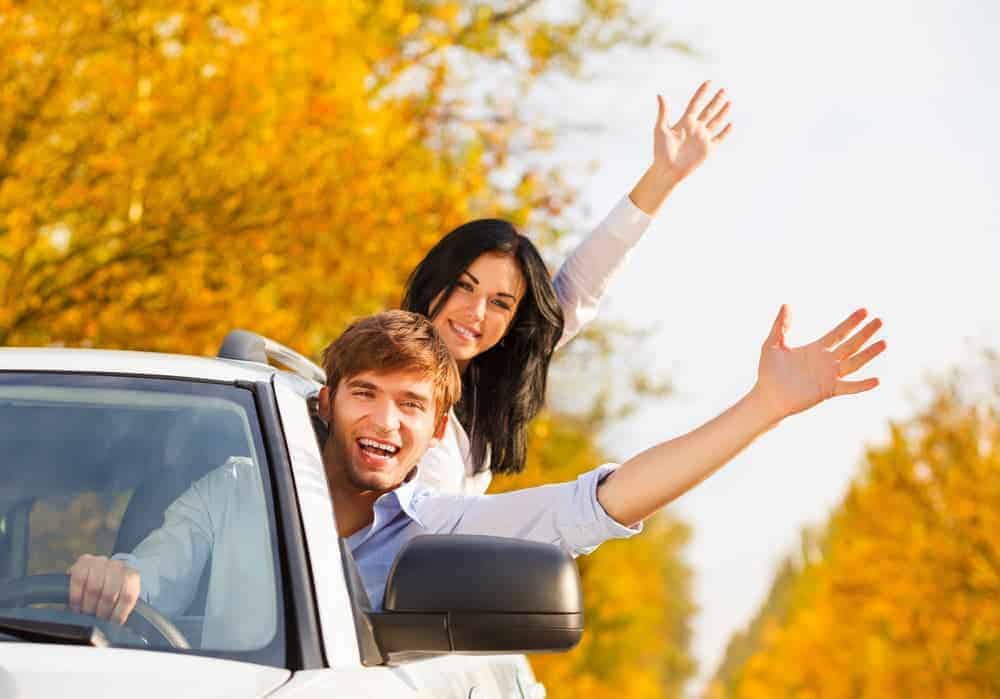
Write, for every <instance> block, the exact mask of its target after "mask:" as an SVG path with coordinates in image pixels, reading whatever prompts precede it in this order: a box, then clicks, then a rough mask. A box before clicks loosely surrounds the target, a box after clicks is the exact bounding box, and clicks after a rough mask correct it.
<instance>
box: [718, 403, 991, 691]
mask: <svg viewBox="0 0 1000 699" xmlns="http://www.w3.org/2000/svg"><path fill="white" fill-rule="evenodd" d="M956 395H957V394H956V393H954V392H952V391H942V392H941V394H940V395H939V396H938V397H937V399H936V400H935V401H934V403H933V404H932V405H931V407H930V408H929V409H928V410H927V411H926V412H924V413H923V414H921V415H919V416H918V417H917V418H915V419H913V420H912V421H910V422H909V423H906V424H900V425H894V426H893V429H892V435H891V440H890V442H889V443H888V444H886V445H884V446H881V447H877V448H873V449H871V450H869V452H868V454H867V459H866V461H867V465H866V471H865V474H864V476H863V478H861V479H860V480H859V481H858V482H857V483H856V484H854V486H853V487H852V488H851V490H850V492H849V493H848V495H847V497H846V498H845V501H844V503H843V504H842V506H841V507H840V508H839V510H838V511H837V512H836V513H835V514H834V516H833V518H832V520H831V522H830V524H829V527H828V532H827V540H826V542H825V547H824V548H825V553H824V556H823V557H822V559H821V560H818V561H815V562H813V563H811V564H810V565H807V566H806V567H805V569H803V570H802V571H801V572H800V573H799V575H798V578H797V579H796V580H795V582H794V586H795V588H796V589H797V590H798V591H799V592H801V591H802V590H804V589H806V588H808V589H809V592H808V594H805V595H800V597H799V598H798V599H797V601H796V603H794V604H793V605H792V608H790V609H789V610H787V613H785V614H783V615H780V616H779V617H776V618H773V619H772V620H771V622H770V624H771V628H770V630H769V631H767V632H765V633H763V634H761V635H760V638H759V639H758V647H757V649H756V652H755V653H754V654H753V655H752V657H750V658H749V660H748V661H747V662H746V663H745V664H744V665H743V666H742V667H740V668H739V669H738V670H737V671H736V672H735V673H732V674H731V676H730V682H729V685H728V690H729V691H728V692H727V693H722V691H723V684H724V683H723V682H721V681H720V682H717V683H715V685H714V686H713V687H712V688H711V691H710V696H732V697H740V698H746V699H753V698H755V697H805V696H820V697H830V698H832V699H837V698H838V697H843V698H845V699H846V698H848V697H878V698H880V699H881V698H883V697H884V698H885V699H890V698H892V697H900V698H902V697H952V698H955V699H959V698H961V699H980V698H982V699H985V698H986V697H996V696H1000V604H998V600H1000V527H998V526H997V524H998V517H1000V413H998V411H997V409H996V407H995V405H993V406H990V405H986V404H983V405H969V404H966V403H965V402H963V401H961V400H958V399H957V397H956Z"/></svg>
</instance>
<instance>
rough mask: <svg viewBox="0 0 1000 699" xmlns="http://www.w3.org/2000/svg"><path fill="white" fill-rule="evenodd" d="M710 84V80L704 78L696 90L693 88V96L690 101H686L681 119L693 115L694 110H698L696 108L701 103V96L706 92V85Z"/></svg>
mask: <svg viewBox="0 0 1000 699" xmlns="http://www.w3.org/2000/svg"><path fill="white" fill-rule="evenodd" d="M710 84H711V81H709V80H706V81H705V82H703V83H702V84H701V85H700V86H699V87H698V89H697V90H695V93H694V96H693V97H691V101H690V102H688V106H687V109H685V110H684V116H683V117H681V119H682V120H683V119H686V118H688V117H694V114H695V112H697V111H698V108H699V107H700V105H701V100H702V98H703V97H704V96H705V93H706V92H708V86H709V85H710Z"/></svg>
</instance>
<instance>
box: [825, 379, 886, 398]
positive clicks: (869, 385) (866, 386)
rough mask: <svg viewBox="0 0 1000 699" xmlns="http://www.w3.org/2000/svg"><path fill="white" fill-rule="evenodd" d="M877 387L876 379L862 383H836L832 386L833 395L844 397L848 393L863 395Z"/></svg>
mask: <svg viewBox="0 0 1000 699" xmlns="http://www.w3.org/2000/svg"><path fill="white" fill-rule="evenodd" d="M876 386H878V379H875V378H871V379H865V380H863V381H838V382H837V385H836V386H834V389H833V395H835V396H846V395H848V394H850V393H864V392H865V391H870V390H872V389H873V388H875V387H876Z"/></svg>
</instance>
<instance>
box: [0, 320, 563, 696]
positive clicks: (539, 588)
mask: <svg viewBox="0 0 1000 699" xmlns="http://www.w3.org/2000/svg"><path fill="white" fill-rule="evenodd" d="M269 359H270V360H271V361H275V360H276V361H278V362H279V363H281V365H282V366H284V367H288V368H289V369H290V370H283V369H278V368H276V367H273V366H271V365H269V363H268V360H269ZM322 380H323V374H322V371H321V370H320V369H319V367H317V366H315V365H314V364H312V363H310V362H309V361H308V360H305V359H304V358H302V357H301V356H299V355H297V354H295V353H294V352H292V351H290V350H288V349H287V348H284V347H281V346H280V345H276V344H275V343H272V342H270V341H268V340H265V339H264V338H261V337H259V336H256V335H253V334H252V333H247V332H244V331H234V332H233V333H230V335H229V336H228V337H227V338H226V342H225V343H224V344H223V348H222V350H221V351H220V357H219V358H209V357H194V356H186V355H167V354H153V353H144V352H125V351H108V350H71V349H13V348H11V349H0V698H3V699H6V698H7V697H32V698H34V697H44V698H45V699H49V698H51V697H70V696H72V697H98V696H99V697H129V698H130V699H134V697H136V696H140V697H143V699H149V698H151V697H161V696H162V697H168V696H169V697H265V696H267V697H295V698H302V699H305V698H306V697H455V698H456V699H457V698H459V697H461V698H462V699H468V698H469V697H478V698H480V699H483V698H485V697H503V698H505V699H506V698H508V697H536V696H544V689H543V688H542V687H541V685H539V684H538V683H537V682H536V680H535V678H534V676H533V675H532V672H531V668H530V666H529V665H528V663H527V660H526V659H525V658H524V656H523V655H516V653H523V652H528V651H538V650H564V649H567V648H570V647H572V646H573V645H574V644H575V643H576V642H577V641H578V640H579V638H580V634H581V633H582V624H583V622H582V610H583V603H582V599H581V593H580V586H579V578H578V575H577V572H576V567H575V565H574V564H573V562H572V561H571V560H570V559H569V558H568V556H566V555H565V554H564V553H562V552H561V551H560V550H559V549H558V548H557V547H554V546H549V545H545V544H533V543H528V542H519V541H513V540H507V539H495V538H491V537H459V536H426V537H418V538H416V539H414V540H413V541H412V542H411V543H410V544H409V545H408V546H407V547H406V548H404V550H403V551H402V552H401V553H400V555H399V557H398V558H397V560H396V563H395V565H394V567H393V571H392V573H391V575H390V579H389V581H388V583H387V586H386V596H385V609H384V610H379V611H372V609H371V608H370V607H369V605H368V601H367V598H366V596H365V593H364V587H363V586H362V585H361V582H360V578H359V576H358V573H357V570H356V568H355V567H354V562H353V559H352V557H351V554H350V551H349V549H347V547H346V546H345V545H344V543H343V541H342V540H341V539H340V538H339V537H338V536H337V533H336V528H335V524H334V512H333V507H332V503H331V499H330V496H329V492H328V489H327V484H326V477H325V474H324V471H323V467H322V462H321V457H320V440H321V439H322V438H323V435H322V430H321V428H320V426H319V425H318V424H317V423H316V422H315V421H314V420H313V419H312V417H311V413H310V404H311V402H312V401H313V399H314V396H315V394H316V392H317V391H318V389H319V387H320V385H321V382H322ZM220 469H229V470H228V471H224V472H223V473H224V474H225V475H227V477H230V478H231V479H234V480H233V482H234V483H238V485H239V487H240V488H242V489H243V490H241V491H240V492H241V493H243V494H242V495H241V498H242V500H241V503H242V504H241V505H240V507H239V508H236V510H238V511H228V510H227V511H226V512H209V513H208V514H207V515H205V516H206V517H207V518H208V519H210V520H211V522H209V523H207V524H205V528H206V531H209V530H211V531H209V535H208V536H209V538H210V540H211V547H210V548H209V549H208V550H207V551H203V552H202V553H203V556H202V559H198V556H197V555H195V554H197V549H198V546H199V544H197V543H196V542H193V541H175V542H172V543H173V545H176V546H180V547H188V549H190V551H191V552H192V560H205V563H204V565H203V566H201V567H200V568H198V569H192V570H185V571H177V572H176V575H177V576H181V575H185V574H189V575H200V578H199V580H200V582H199V586H198V592H197V593H196V594H194V596H193V597H192V598H190V599H185V600H184V602H183V606H184V608H180V607H178V608H177V609H170V610H167V609H164V610H158V609H155V608H153V607H151V606H150V605H148V604H144V603H140V604H139V605H137V607H136V610H135V612H133V614H132V615H131V616H130V617H129V619H128V621H127V622H126V623H125V625H124V626H118V625H117V624H115V623H113V622H109V621H105V620H102V619H98V618H97V617H95V616H90V615H86V614H81V613H75V612H73V611H72V610H70V609H69V608H68V607H67V606H66V601H67V594H68V577H67V575H66V571H67V569H68V568H69V567H70V566H71V565H72V564H73V562H74V561H75V560H76V559H77V557H79V556H80V555H82V554H85V553H89V554H96V555H105V556H110V555H112V554H115V553H119V554H122V553H124V554H127V553H129V552H131V551H132V549H133V548H134V547H135V546H136V545H137V544H138V543H139V542H140V541H143V540H144V539H145V538H146V537H147V535H149V534H150V532H153V531H155V530H158V529H159V528H160V527H161V525H162V524H163V515H164V511H165V510H166V508H167V507H168V506H169V505H171V503H174V501H175V500H176V499H177V498H178V496H179V495H181V494H182V493H184V492H185V491H188V490H189V489H190V488H191V487H192V485H193V484H196V483H204V482H206V481H207V480H208V479H207V478H206V477H207V476H208V474H210V473H213V472H216V471H218V470H220ZM194 516H195V515H192V517H194ZM227 527H228V528H229V529H228V530H235V531H238V533H239V537H238V538H236V539H232V540H228V539H226V537H225V536H222V535H220V533H219V532H225V531H227ZM212 532H214V534H213V533H212ZM212 536H214V538H211V537H212ZM234 541H237V542H239V545H238V546H234V545H232V544H233V542H234ZM227 546H229V548H228V550H227V549H226V547H227ZM206 557H207V558H206ZM146 583H147V581H145V580H144V581H143V584H144V585H145V584H146ZM159 584H161V585H169V584H171V581H170V580H167V579H164V581H162V582H161V583H159Z"/></svg>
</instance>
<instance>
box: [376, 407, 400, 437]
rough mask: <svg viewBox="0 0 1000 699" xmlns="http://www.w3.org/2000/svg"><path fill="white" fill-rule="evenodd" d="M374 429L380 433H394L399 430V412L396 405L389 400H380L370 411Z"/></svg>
mask: <svg viewBox="0 0 1000 699" xmlns="http://www.w3.org/2000/svg"><path fill="white" fill-rule="evenodd" d="M372 420H373V422H374V423H375V429H377V430H379V431H380V432H382V433H388V432H395V431H396V430H398V429H399V411H398V410H397V409H396V403H395V402H394V401H391V400H380V401H378V402H377V403H376V405H375V409H374V410H373V411H372Z"/></svg>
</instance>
